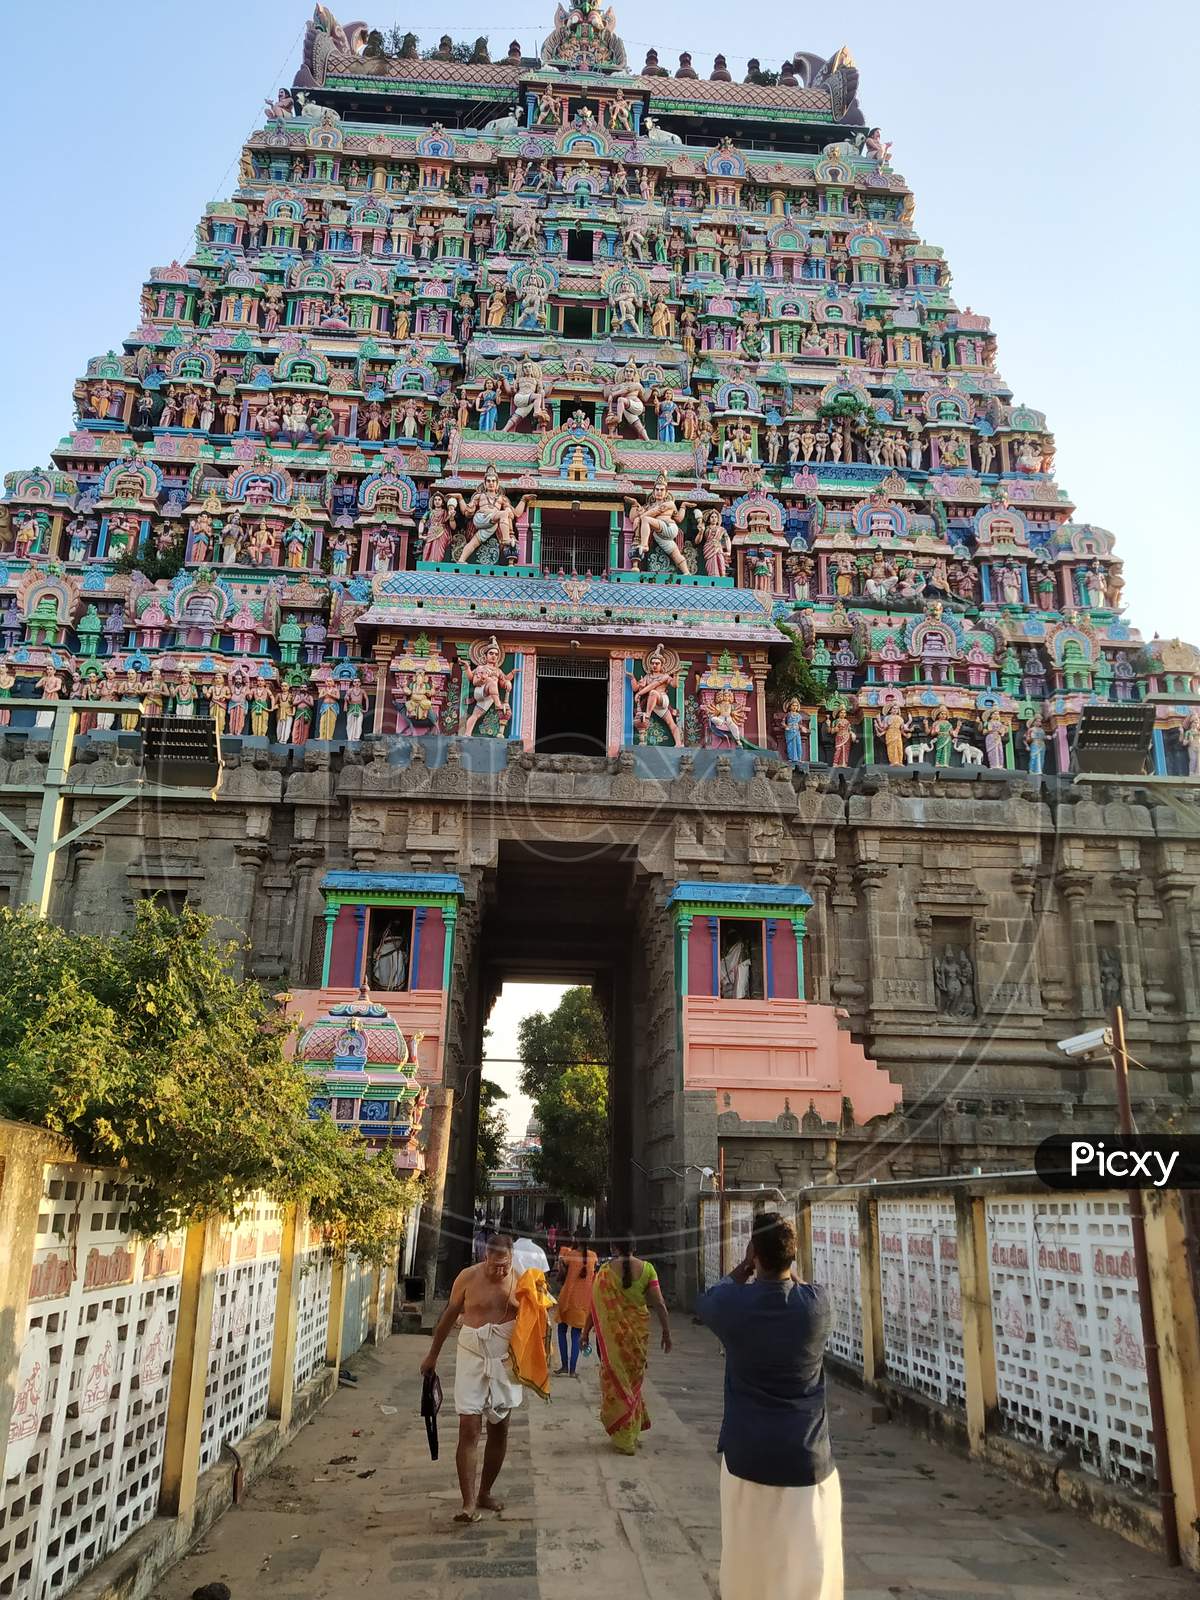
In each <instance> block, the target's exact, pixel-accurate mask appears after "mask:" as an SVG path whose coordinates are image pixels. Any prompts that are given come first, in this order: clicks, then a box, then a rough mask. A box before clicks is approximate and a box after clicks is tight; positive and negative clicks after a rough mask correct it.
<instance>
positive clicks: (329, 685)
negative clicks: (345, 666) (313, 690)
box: [316, 678, 342, 743]
mask: <svg viewBox="0 0 1200 1600" xmlns="http://www.w3.org/2000/svg"><path fill="white" fill-rule="evenodd" d="M341 704H342V689H341V685H340V684H339V683H338V681H337V679H336V678H326V679H325V680H324V681H323V682H321V683H320V684H319V685H318V688H317V695H316V713H317V738H318V739H321V740H323V741H325V742H326V743H328V742H329V741H330V740H331V739H332V738H333V737H334V734H335V733H336V732H337V719H338V712H339V710H340V709H341Z"/></svg>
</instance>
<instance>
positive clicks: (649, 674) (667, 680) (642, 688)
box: [629, 645, 683, 746]
mask: <svg viewBox="0 0 1200 1600" xmlns="http://www.w3.org/2000/svg"><path fill="white" fill-rule="evenodd" d="M629 679H630V682H631V683H632V685H633V726H634V728H635V729H636V731H637V732H638V734H639V735H640V737H641V742H642V743H643V744H644V743H645V741H646V735H647V733H648V731H649V728H650V723H651V721H652V720H653V718H655V717H657V718H658V720H659V721H660V722H661V723H662V724H663V726H664V727H665V728H666V730H667V732H668V733H669V734H670V735H671V740H672V743H673V744H675V745H677V746H678V745H682V743H683V734H682V733H681V732H680V730H679V724H678V722H677V721H676V720H675V714H674V712H673V711H672V710H671V690H672V689H673V688H674V687H675V673H674V671H673V670H672V667H671V663H670V662H669V661H668V659H667V656H666V653H665V652H664V650H663V647H662V645H655V647H654V649H653V650H652V651H651V652H650V654H649V655H648V656H647V657H646V658H645V661H644V662H643V672H642V676H641V677H640V678H635V677H634V676H633V674H632V673H630V674H629Z"/></svg>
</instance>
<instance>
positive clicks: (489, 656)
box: [462, 507, 515, 739]
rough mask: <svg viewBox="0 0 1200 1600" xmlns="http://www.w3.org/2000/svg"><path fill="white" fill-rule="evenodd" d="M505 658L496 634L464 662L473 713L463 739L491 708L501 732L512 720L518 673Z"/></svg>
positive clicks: (467, 737) (464, 730)
mask: <svg viewBox="0 0 1200 1600" xmlns="http://www.w3.org/2000/svg"><path fill="white" fill-rule="evenodd" d="M468 509H469V507H468ZM503 661H504V653H503V651H502V650H501V649H500V646H499V645H498V644H497V643H496V636H495V635H494V634H493V635H492V637H491V638H490V639H489V640H488V642H487V644H486V646H485V647H484V649H483V651H482V659H481V660H480V661H479V662H478V663H477V664H476V665H474V666H473V665H472V664H471V662H470V661H469V660H464V661H463V663H462V669H463V676H464V677H465V678H466V680H467V682H468V683H469V684H470V686H471V699H472V701H473V702H474V704H473V706H472V708H471V713H470V715H469V716H468V718H467V720H466V722H465V723H464V724H463V730H462V736H463V738H464V739H469V738H470V737H471V735H472V734H473V733H474V731H475V728H476V725H477V724H478V723H479V721H480V720H481V719H482V718H483V717H485V716H486V715H487V713H488V712H489V711H495V713H496V715H497V717H499V719H500V728H501V732H503V730H504V727H505V725H506V724H507V723H508V722H509V721H510V720H511V719H512V706H511V705H510V704H509V694H510V693H511V690H512V684H513V677H514V675H515V674H514V673H511V672H505V671H504V667H503Z"/></svg>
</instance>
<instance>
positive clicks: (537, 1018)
mask: <svg viewBox="0 0 1200 1600" xmlns="http://www.w3.org/2000/svg"><path fill="white" fill-rule="evenodd" d="M517 1054H518V1055H519V1056H520V1058H521V1092H522V1093H523V1094H527V1095H528V1096H529V1098H530V1099H531V1100H537V1099H539V1097H540V1096H541V1093H542V1090H543V1089H544V1088H545V1087H546V1086H547V1085H549V1084H552V1083H554V1082H555V1080H556V1079H557V1078H558V1077H559V1076H560V1075H561V1073H562V1072H563V1070H564V1069H565V1068H566V1067H571V1066H577V1065H579V1064H580V1063H582V1062H587V1061H600V1062H606V1061H607V1060H608V1030H607V1028H606V1026H605V1022H604V1014H603V1012H602V1011H601V1010H600V1007H599V1006H598V1005H597V1004H596V1001H595V999H594V998H593V995H592V991H591V990H590V989H568V990H567V991H566V993H565V994H564V995H563V997H562V999H561V1000H560V1001H559V1002H558V1004H557V1006H555V1008H554V1010H553V1011H551V1012H545V1011H533V1012H531V1013H530V1015H529V1016H527V1017H522V1018H521V1021H520V1023H519V1024H518V1025H517Z"/></svg>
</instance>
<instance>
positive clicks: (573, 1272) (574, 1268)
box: [555, 1238, 600, 1377]
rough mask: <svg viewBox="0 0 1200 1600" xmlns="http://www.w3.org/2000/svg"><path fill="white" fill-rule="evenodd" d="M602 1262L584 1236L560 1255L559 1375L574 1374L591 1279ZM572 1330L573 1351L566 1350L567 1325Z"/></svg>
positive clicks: (589, 1296)
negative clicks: (568, 1352)
mask: <svg viewBox="0 0 1200 1600" xmlns="http://www.w3.org/2000/svg"><path fill="white" fill-rule="evenodd" d="M599 1265H600V1257H599V1256H598V1255H597V1254H596V1252H595V1251H594V1250H589V1249H588V1242H587V1240H586V1239H585V1238H579V1239H577V1240H576V1241H575V1243H574V1244H573V1245H572V1246H571V1248H570V1249H569V1250H566V1249H564V1250H561V1251H560V1252H559V1256H558V1271H559V1282H560V1285H561V1287H560V1288H559V1291H558V1306H557V1308H556V1311H555V1317H556V1320H557V1322H558V1356H559V1367H558V1375H559V1376H560V1377H568V1376H569V1377H574V1376H575V1368H576V1366H577V1365H578V1363H579V1335H580V1331H581V1329H582V1328H583V1325H584V1323H585V1322H586V1321H587V1319H588V1310H589V1308H590V1307H591V1304H592V1280H593V1278H594V1277H595V1276H596V1269H597V1267H599ZM568 1328H570V1330H571V1352H570V1354H569V1355H568V1354H567V1329H568Z"/></svg>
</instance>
